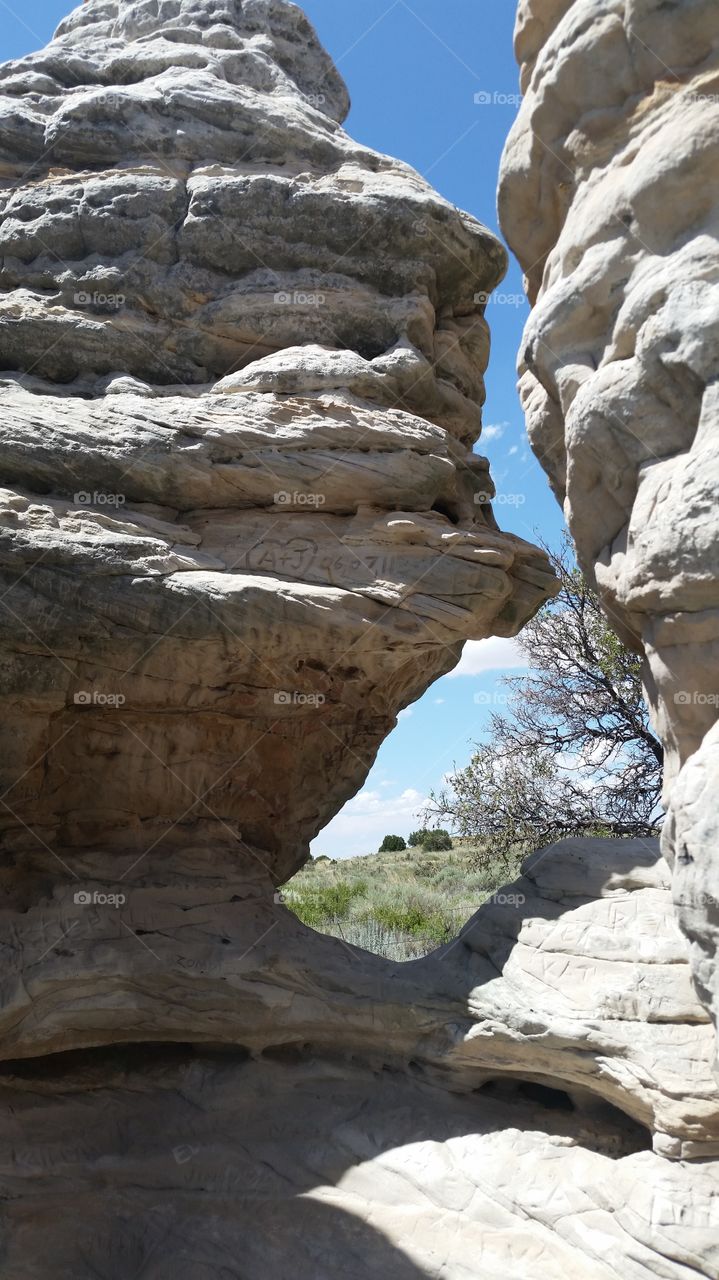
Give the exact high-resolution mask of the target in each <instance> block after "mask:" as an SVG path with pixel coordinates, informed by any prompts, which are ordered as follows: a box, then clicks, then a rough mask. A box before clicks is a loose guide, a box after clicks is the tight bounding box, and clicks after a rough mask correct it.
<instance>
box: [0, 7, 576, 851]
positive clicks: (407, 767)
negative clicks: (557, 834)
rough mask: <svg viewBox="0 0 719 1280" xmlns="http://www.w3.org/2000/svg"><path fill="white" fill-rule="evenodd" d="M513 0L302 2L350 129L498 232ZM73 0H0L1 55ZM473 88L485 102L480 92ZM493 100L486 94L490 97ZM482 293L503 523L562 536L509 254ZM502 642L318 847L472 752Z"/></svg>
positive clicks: (385, 812)
mask: <svg viewBox="0 0 719 1280" xmlns="http://www.w3.org/2000/svg"><path fill="white" fill-rule="evenodd" d="M515 7H516V6H515V4H514V3H513V0H495V2H494V3H493V4H489V3H487V4H480V3H478V2H477V0H442V3H441V4H440V3H438V0H304V2H303V4H302V8H303V9H304V10H305V12H306V14H307V16H308V17H309V18H310V20H311V21H312V22H313V23H314V25H315V27H316V28H317V31H318V33H319V35H320V38H321V39H322V41H323V43H324V44H325V46H326V48H327V49H329V51H330V53H331V54H332V56H333V58H334V59H335V62H336V63H337V65H338V66H339V69H340V71H341V72H342V74H343V76H344V78H345V80H346V81H347V83H348V85H349V89H350V93H351V95H352V112H351V115H350V117H349V120H348V122H347V126H346V127H347V129H348V130H349V132H350V133H351V134H352V135H353V136H354V137H355V138H357V139H358V140H359V141H361V142H363V143H365V144H367V145H368V146H371V147H374V148H375V149H376V150H378V151H383V152H386V153H387V154H389V155H394V156H398V157H399V158H400V159H402V160H405V161H407V162H408V163H409V164H411V165H413V166H414V168H415V169H418V170H419V172H420V173H422V174H424V175H425V177H427V178H428V179H429V181H431V182H432V184H433V185H434V186H435V187H436V188H437V190H438V191H440V192H441V193H442V195H443V196H445V197H446V198H447V199H448V200H451V201H452V202H453V203H454V204H456V205H458V206H460V207H462V208H464V209H468V210H469V211H470V212H471V213H473V214H474V215H475V216H476V217H478V218H480V219H481V220H482V221H483V222H485V223H486V224H487V225H488V226H490V227H491V228H492V229H493V230H494V231H498V226H497V218H496V202H495V192H496V186H497V173H498V169H499V159H500V155H501V152H502V146H503V144H504V139H505V137H506V135H507V132H508V130H509V128H510V126H511V124H512V120H513V118H514V115H515V114H516V110H517V105H516V102H517V100H516V94H517V92H518V89H517V80H518V76H517V68H516V65H515V62H514V56H513V52H512V26H513V22H514V13H515ZM72 8H73V5H72V0H34V2H33V4H32V5H31V6H30V5H26V4H21V3H20V2H19V0H0V11H2V14H3V21H2V36H0V42H1V44H0V49H1V55H0V56H1V60H3V61H4V60H5V59H7V58H13V57H19V56H21V55H22V54H24V53H28V52H30V51H31V50H33V49H37V48H40V47H41V45H43V44H45V43H46V42H47V41H48V40H49V39H50V38H51V36H52V34H53V31H54V29H55V27H56V26H57V24H58V22H59V21H60V19H61V18H63V17H64V16H65V15H66V14H67V13H69V12H70V10H71V9H72ZM475 95H479V96H480V99H482V100H481V101H480V102H477V101H475ZM487 99H489V101H487ZM498 295H499V296H498V300H496V301H494V302H492V303H490V305H489V306H488V308H487V317H488V319H489V322H490V325H491V328H492V359H491V362H490V367H489V372H488V376H487V404H486V407H485V412H484V422H485V427H484V433H483V437H482V442H481V444H480V445H479V446H478V449H479V452H481V453H484V454H486V455H487V456H488V457H489V458H490V460H491V463H492V473H493V476H494V480H495V484H496V486H497V491H498V494H499V495H500V498H505V499H508V498H509V497H510V496H512V497H513V501H506V500H505V501H500V502H499V503H498V504H497V505H496V507H495V511H496V514H497V518H498V520H499V523H500V524H501V525H502V527H503V528H505V529H509V530H512V531H513V532H515V533H518V534H521V535H522V536H523V537H526V538H530V539H533V540H536V537H537V535H538V533H541V535H542V537H544V538H545V539H546V540H547V541H548V542H549V543H550V545H552V546H556V545H558V542H559V538H560V534H561V529H562V524H563V522H562V515H561V511H560V509H559V507H558V506H557V503H556V502H555V500H554V498H553V497H552V494H551V492H550V490H549V485H548V483H547V481H546V478H545V477H544V474H543V472H542V470H541V468H540V467H539V465H538V463H537V462H536V461H535V460H534V458H533V457H532V455H531V453H530V451H529V448H528V445H527V439H526V434H525V431H524V424H523V418H522V412H521V409H520V405H519V400H518V398H517V393H516V386H515V384H516V376H515V359H516V352H517V349H518V347H519V342H520V338H521V333H522V328H523V325H524V321H525V319H526V316H527V314H528V308H527V306H526V304H525V303H524V302H522V301H521V297H522V296H523V295H522V278H521V273H520V271H519V269H518V267H517V265H516V263H514V262H512V265H511V267H510V271H509V274H508V276H507V277H506V279H505V281H504V283H503V284H502V285H501V286H500V288H499V290H498ZM520 660H521V659H520V656H519V654H518V651H517V648H516V646H515V645H513V643H512V642H511V641H499V640H489V641H482V642H480V643H479V644H471V643H470V644H469V645H468V646H467V647H466V649H465V654H464V658H463V660H462V663H461V664H460V667H459V669H458V670H457V671H455V672H454V673H453V674H452V675H451V676H447V677H445V678H444V679H443V680H440V681H439V682H438V683H437V684H435V685H434V686H433V687H432V688H431V689H430V690H429V691H428V692H427V693H426V694H425V696H424V697H423V698H422V699H421V700H420V701H419V702H417V703H415V705H414V706H413V707H411V708H409V709H408V711H407V712H404V713H403V714H402V716H401V718H400V721H399V724H398V726H397V728H396V729H395V731H394V733H392V734H391V736H390V737H389V738H388V739H387V741H386V742H385V744H384V745H383V747H382V749H381V751H380V753H379V756H378V759H377V762H376V764H375V767H374V769H373V770H372V772H371V774H370V776H369V778H368V779H367V782H366V784H365V786H364V787H363V789H362V791H361V792H360V793H359V795H358V796H356V797H355V799H354V800H352V801H350V803H349V804H348V805H346V806H345V809H344V810H343V811H342V813H341V814H339V815H338V816H337V817H336V818H335V819H334V820H333V822H332V823H330V825H329V827H327V828H326V829H325V831H324V832H323V833H322V834H321V835H320V836H319V838H318V839H317V841H316V842H315V844H314V846H313V852H314V853H316V854H317V853H327V854H329V855H330V856H331V857H349V856H352V855H354V854H361V853H372V852H374V851H375V850H376V849H377V847H378V844H379V842H380V840H381V839H382V836H383V835H384V834H385V833H386V832H390V831H391V832H396V833H397V834H399V835H404V836H406V835H407V834H408V832H409V831H410V830H412V829H413V828H414V827H415V826H416V825H417V816H416V815H417V810H418V808H420V807H421V802H422V800H423V798H424V797H425V796H426V795H427V794H428V792H429V791H430V790H432V788H434V787H437V786H438V785H439V784H440V783H441V780H442V778H443V776H444V775H445V774H447V773H448V772H449V771H450V770H451V768H452V766H453V764H454V763H457V764H458V765H462V764H464V763H466V761H467V759H468V758H469V754H470V750H471V743H472V742H473V741H476V740H477V739H478V738H480V737H481V736H482V733H483V730H484V728H485V726H486V723H487V718H488V715H489V712H490V711H491V710H492V709H496V708H497V706H498V705H501V703H500V701H499V700H500V699H501V696H502V687H501V685H500V683H499V681H500V679H501V676H502V675H503V674H506V671H507V668H508V664H517V663H518V662H520Z"/></svg>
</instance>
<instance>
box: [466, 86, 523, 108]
mask: <svg viewBox="0 0 719 1280" xmlns="http://www.w3.org/2000/svg"><path fill="white" fill-rule="evenodd" d="M522 102H523V96H522V94H521V93H502V92H501V91H500V90H499V89H479V90H478V91H477V92H476V93H475V94H474V104H475V106H477V107H519V106H521V105H522Z"/></svg>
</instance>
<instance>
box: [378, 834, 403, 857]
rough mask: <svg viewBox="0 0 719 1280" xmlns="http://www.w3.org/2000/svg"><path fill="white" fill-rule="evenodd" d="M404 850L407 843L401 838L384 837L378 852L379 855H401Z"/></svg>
mask: <svg viewBox="0 0 719 1280" xmlns="http://www.w3.org/2000/svg"><path fill="white" fill-rule="evenodd" d="M406 848H407V842H406V841H405V840H404V839H403V838H402V836H385V838H384V840H383V841H382V843H381V845H380V847H379V851H380V853H401V852H402V850H403V849H406Z"/></svg>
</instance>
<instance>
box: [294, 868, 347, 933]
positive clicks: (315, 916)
mask: <svg viewBox="0 0 719 1280" xmlns="http://www.w3.org/2000/svg"><path fill="white" fill-rule="evenodd" d="M366 890H367V882H366V881H365V880H356V881H354V882H352V881H347V880H345V881H340V882H339V883H338V884H328V885H323V886H322V887H321V888H315V887H314V886H312V887H310V886H308V887H307V888H304V887H303V888H301V889H293V890H292V891H291V892H290V893H287V894H286V898H287V906H288V907H290V908H291V909H292V911H294V913H295V915H296V916H298V917H299V919H300V920H301V921H302V922H303V924H308V925H310V927H311V928H312V929H321V928H322V927H323V926H324V925H326V924H328V923H329V922H330V921H332V920H344V919H346V918H347V916H348V915H349V911H350V906H351V905H352V900H353V898H357V897H361V896H362V894H364V893H365V892H366Z"/></svg>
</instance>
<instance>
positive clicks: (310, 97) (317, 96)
mask: <svg viewBox="0 0 719 1280" xmlns="http://www.w3.org/2000/svg"><path fill="white" fill-rule="evenodd" d="M303 96H304V100H305V102H309V104H310V106H311V107H323V106H324V105H325V103H326V101H327V95H326V94H324V93H305V94H304V95H303Z"/></svg>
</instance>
